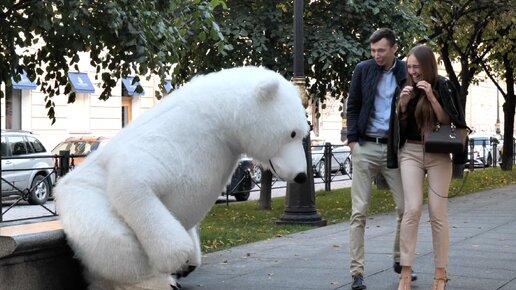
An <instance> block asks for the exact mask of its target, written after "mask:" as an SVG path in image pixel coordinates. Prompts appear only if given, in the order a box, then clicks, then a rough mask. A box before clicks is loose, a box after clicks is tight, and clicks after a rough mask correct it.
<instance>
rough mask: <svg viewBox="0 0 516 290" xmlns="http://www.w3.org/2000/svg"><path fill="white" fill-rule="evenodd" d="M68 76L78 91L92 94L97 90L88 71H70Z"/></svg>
mask: <svg viewBox="0 0 516 290" xmlns="http://www.w3.org/2000/svg"><path fill="white" fill-rule="evenodd" d="M68 78H69V79H70V82H71V83H72V86H73V89H74V91H76V92H77V93H84V94H91V93H94V92H95V88H94V87H93V84H92V83H91V81H90V78H89V77H88V74H87V73H80V72H69V73H68Z"/></svg>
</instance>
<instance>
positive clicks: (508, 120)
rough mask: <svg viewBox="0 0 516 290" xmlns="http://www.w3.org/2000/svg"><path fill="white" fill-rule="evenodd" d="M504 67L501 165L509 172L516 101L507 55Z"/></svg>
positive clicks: (512, 72)
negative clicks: (504, 91) (504, 94)
mask: <svg viewBox="0 0 516 290" xmlns="http://www.w3.org/2000/svg"><path fill="white" fill-rule="evenodd" d="M503 62H504V66H505V78H506V80H507V97H506V99H505V103H504V104H503V113H504V129H503V152H502V164H501V165H500V167H501V168H502V170H504V171H511V170H512V164H513V162H514V161H513V156H514V112H515V107H514V106H515V105H516V101H515V100H514V68H513V67H512V65H511V62H510V61H509V58H508V55H507V54H504V55H503Z"/></svg>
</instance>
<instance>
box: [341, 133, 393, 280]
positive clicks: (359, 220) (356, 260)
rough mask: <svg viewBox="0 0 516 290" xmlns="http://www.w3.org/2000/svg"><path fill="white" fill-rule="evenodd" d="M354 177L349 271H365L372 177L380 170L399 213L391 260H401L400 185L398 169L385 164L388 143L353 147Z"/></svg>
mask: <svg viewBox="0 0 516 290" xmlns="http://www.w3.org/2000/svg"><path fill="white" fill-rule="evenodd" d="M352 160H353V180H352V183H351V201H352V212H351V225H350V227H349V255H350V260H351V267H350V271H351V275H353V276H354V275H357V274H362V275H363V274H364V233H365V225H366V219H367V212H368V209H369V202H370V201H371V187H372V183H371V181H372V178H373V177H375V176H376V175H377V174H378V173H381V174H382V175H383V176H384V177H385V180H386V181H387V184H388V185H389V188H390V189H391V191H392V194H393V198H394V202H395V204H396V212H397V214H398V218H397V226H396V237H395V239H394V261H395V262H399V261H400V243H399V241H400V224H401V219H402V217H403V188H402V185H401V174H400V170H399V169H390V168H387V145H386V144H376V143H374V142H364V143H363V144H362V145H360V144H359V143H356V144H355V147H353V154H352Z"/></svg>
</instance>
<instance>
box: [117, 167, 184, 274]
mask: <svg viewBox="0 0 516 290" xmlns="http://www.w3.org/2000/svg"><path fill="white" fill-rule="evenodd" d="M131 161H134V160H127V159H122V158H117V159H116V161H113V162H112V163H111V164H110V169H111V170H109V172H110V174H109V177H108V186H107V194H108V198H109V201H110V204H111V205H112V206H113V207H114V208H115V209H116V212H117V213H118V214H119V215H120V216H121V217H122V219H123V220H124V221H125V222H126V223H127V225H128V226H129V227H130V228H131V229H132V231H133V232H134V233H135V235H136V237H137V239H138V241H139V242H140V244H141V245H142V247H143V249H144V251H145V253H147V256H148V257H149V260H150V264H151V265H152V266H153V267H155V269H157V270H158V271H159V272H161V273H167V274H168V275H170V274H171V273H174V272H176V271H177V270H179V269H180V268H181V267H182V266H183V265H184V264H186V262H187V260H188V259H189V258H190V256H191V255H192V253H193V250H194V243H193V242H192V238H191V237H190V235H189V234H188V232H187V231H186V229H185V228H184V227H183V226H182V225H181V223H180V222H179V221H178V220H177V219H176V218H175V217H174V216H173V213H171V212H170V211H169V210H168V209H167V208H166V207H165V205H164V204H163V203H162V202H161V200H160V199H159V198H158V196H157V195H156V192H155V191H154V190H153V188H152V187H151V185H150V183H151V182H150V181H149V179H150V180H153V179H154V178H157V177H154V176H149V174H152V172H150V171H147V172H146V171H143V170H141V166H138V164H133V162H131ZM119 163H120V164H119ZM121 168H123V169H124V170H120V169H121ZM128 176H130V178H128ZM177 198H178V201H183V200H181V197H180V196H178V197H177ZM184 206H186V207H188V206H190V205H188V204H185V205H184Z"/></svg>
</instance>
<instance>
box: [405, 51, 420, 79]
mask: <svg viewBox="0 0 516 290" xmlns="http://www.w3.org/2000/svg"><path fill="white" fill-rule="evenodd" d="M407 71H408V74H409V76H410V77H411V78H412V82H413V83H414V84H417V82H419V81H422V80H424V78H423V70H422V69H421V65H420V64H419V61H418V60H417V58H416V57H415V56H414V55H413V54H411V55H409V57H408V58H407Z"/></svg>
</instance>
